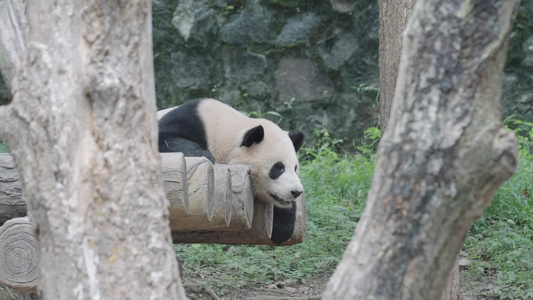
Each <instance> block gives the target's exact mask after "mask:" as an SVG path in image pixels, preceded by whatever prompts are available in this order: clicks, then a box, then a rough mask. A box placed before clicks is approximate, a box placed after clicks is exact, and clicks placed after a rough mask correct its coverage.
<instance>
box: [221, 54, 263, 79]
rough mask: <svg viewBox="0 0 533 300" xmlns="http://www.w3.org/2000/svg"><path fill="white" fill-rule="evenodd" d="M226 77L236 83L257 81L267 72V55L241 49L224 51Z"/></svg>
mask: <svg viewBox="0 0 533 300" xmlns="http://www.w3.org/2000/svg"><path fill="white" fill-rule="evenodd" d="M222 55H223V61H224V77H226V78H227V79H229V80H231V81H234V82H246V81H251V80H254V79H257V78H258V77H260V76H261V75H263V73H264V72H265V69H266V67H267V60H266V57H265V55H263V54H257V53H253V52H250V51H247V50H245V49H241V48H233V47H226V48H224V49H223V54H222Z"/></svg>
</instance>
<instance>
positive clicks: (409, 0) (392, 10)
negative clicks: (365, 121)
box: [378, 0, 416, 133]
mask: <svg viewBox="0 0 533 300" xmlns="http://www.w3.org/2000/svg"><path fill="white" fill-rule="evenodd" d="M415 2H416V0H402V1H388V0H379V1H378V5H379V88H380V92H379V117H380V119H379V123H380V129H381V132H382V133H383V132H385V130H386V129H387V124H388V123H389V117H390V111H391V107H392V100H393V99H394V90H395V88H396V77H397V75H398V66H399V65H400V57H401V54H402V41H403V31H404V29H405V26H406V25H407V21H408V20H409V18H410V17H411V13H412V12H413V7H414V5H415Z"/></svg>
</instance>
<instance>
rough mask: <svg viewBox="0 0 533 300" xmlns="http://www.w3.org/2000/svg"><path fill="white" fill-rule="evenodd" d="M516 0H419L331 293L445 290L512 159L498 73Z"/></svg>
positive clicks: (389, 295) (400, 295) (395, 295)
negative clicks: (364, 196) (361, 206)
mask: <svg viewBox="0 0 533 300" xmlns="http://www.w3.org/2000/svg"><path fill="white" fill-rule="evenodd" d="M518 2H519V1H518V0H512V1H511V0H509V1H496V0H491V1H489V0H487V1H481V2H474V3H472V2H470V1H466V0H457V1H453V2H450V1H440V0H428V1H419V2H418V3H417V4H416V5H415V9H414V11H413V15H412V17H411V20H410V21H409V24H408V26H407V30H406V35H405V36H404V47H403V52H402V60H401V63H400V71H399V77H398V82H397V89H396V93H395V98H394V102H393V108H392V114H391V119H390V123H389V124H390V125H389V129H388V130H386V131H385V133H384V136H383V138H382V140H381V143H380V146H379V148H378V161H377V164H376V169H375V173H374V181H373V184H372V188H371V190H370V193H369V199H368V202H367V207H366V209H365V212H364V214H363V216H362V218H361V221H360V222H359V225H358V226H357V229H356V233H355V236H354V238H353V240H352V241H351V242H350V244H349V246H348V249H347V250H346V252H345V255H344V257H343V259H342V261H341V262H340V264H339V266H338V267H337V270H336V271H335V273H334V274H333V276H332V277H331V279H330V281H329V283H328V286H327V288H326V291H325V294H324V299H410V300H417V299H438V298H440V296H441V293H442V289H443V287H444V285H445V283H446V280H447V278H448V275H449V272H450V270H451V268H452V266H453V263H454V259H455V257H456V255H457V253H458V252H459V250H460V248H461V246H462V244H463V241H464V238H465V236H466V234H467V231H468V229H469V227H470V225H471V224H472V222H473V221H474V220H475V219H477V218H478V217H479V216H481V214H482V213H483V212H484V210H485V209H486V207H487V206H488V205H489V203H490V201H491V200H492V196H493V194H494V191H495V190H496V188H497V187H498V186H499V185H500V184H501V183H502V182H503V181H505V180H506V179H508V178H509V177H510V176H511V175H512V174H513V172H514V171H515V169H516V166H517V162H518V158H517V145H516V138H515V136H514V134H513V133H511V132H509V131H507V130H504V129H503V128H502V123H501V116H500V105H499V100H500V95H501V82H500V81H501V74H502V69H503V65H504V62H505V57H506V50H507V45H508V36H509V32H510V30H511V20H512V17H513V13H514V12H515V10H516V8H517V6H518Z"/></svg>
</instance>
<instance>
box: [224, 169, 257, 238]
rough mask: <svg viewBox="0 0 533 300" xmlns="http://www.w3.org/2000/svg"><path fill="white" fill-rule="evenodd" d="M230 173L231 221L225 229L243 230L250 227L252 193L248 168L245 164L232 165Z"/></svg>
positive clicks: (252, 203)
mask: <svg viewBox="0 0 533 300" xmlns="http://www.w3.org/2000/svg"><path fill="white" fill-rule="evenodd" d="M230 173H231V184H232V185H231V191H232V200H231V222H230V225H229V226H228V228H227V230H245V229H250V228H251V227H252V219H253V216H254V194H253V191H252V181H251V177H250V170H249V169H248V167H246V166H239V165H232V166H231V168H230Z"/></svg>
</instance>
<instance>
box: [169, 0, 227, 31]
mask: <svg viewBox="0 0 533 300" xmlns="http://www.w3.org/2000/svg"><path fill="white" fill-rule="evenodd" d="M172 25H173V26H174V27H175V28H176V29H177V30H178V32H179V33H180V34H181V36H182V37H183V39H184V40H185V41H187V40H188V39H189V38H190V37H191V34H192V33H194V34H195V35H196V38H197V39H199V40H201V39H204V38H205V36H206V34H207V33H208V32H212V31H213V30H214V29H215V27H216V18H215V10H213V9H211V8H209V3H208V0H182V1H180V2H179V4H178V6H177V7H176V10H175V11H174V16H173V17H172Z"/></svg>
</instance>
